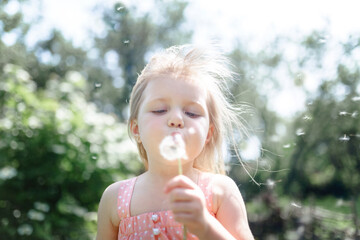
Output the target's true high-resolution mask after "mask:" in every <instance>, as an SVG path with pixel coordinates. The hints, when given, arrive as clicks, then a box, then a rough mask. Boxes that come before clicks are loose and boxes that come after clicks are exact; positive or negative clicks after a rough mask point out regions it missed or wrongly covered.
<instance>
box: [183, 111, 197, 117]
mask: <svg viewBox="0 0 360 240" xmlns="http://www.w3.org/2000/svg"><path fill="white" fill-rule="evenodd" d="M185 114H186V115H188V116H189V117H191V118H197V117H199V116H200V115H199V114H196V113H192V112H185Z"/></svg>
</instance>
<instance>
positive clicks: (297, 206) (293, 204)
mask: <svg viewBox="0 0 360 240" xmlns="http://www.w3.org/2000/svg"><path fill="white" fill-rule="evenodd" d="M290 205H291V206H292V207H296V208H302V206H301V205H299V204H297V203H296V202H292V203H291V204H290Z"/></svg>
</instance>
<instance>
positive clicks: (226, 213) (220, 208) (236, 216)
mask: <svg viewBox="0 0 360 240" xmlns="http://www.w3.org/2000/svg"><path fill="white" fill-rule="evenodd" d="M213 192H214V193H213V194H214V196H213V197H214V198H215V199H214V201H215V204H214V205H215V206H216V208H217V211H216V219H217V220H218V221H219V222H220V223H221V224H222V225H223V226H224V227H225V228H226V229H227V230H228V231H229V232H230V233H231V234H232V235H233V236H234V237H235V238H236V239H246V240H248V239H249V240H250V239H251V240H252V239H254V237H253V235H252V233H251V230H250V227H249V223H248V219H247V214H246V208H245V203H244V200H243V198H242V196H241V193H240V191H239V188H238V187H237V186H236V184H235V182H234V181H233V180H232V179H231V178H229V177H227V176H224V175H216V177H215V179H214V182H213Z"/></svg>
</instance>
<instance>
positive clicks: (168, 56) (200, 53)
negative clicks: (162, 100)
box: [128, 45, 246, 174]
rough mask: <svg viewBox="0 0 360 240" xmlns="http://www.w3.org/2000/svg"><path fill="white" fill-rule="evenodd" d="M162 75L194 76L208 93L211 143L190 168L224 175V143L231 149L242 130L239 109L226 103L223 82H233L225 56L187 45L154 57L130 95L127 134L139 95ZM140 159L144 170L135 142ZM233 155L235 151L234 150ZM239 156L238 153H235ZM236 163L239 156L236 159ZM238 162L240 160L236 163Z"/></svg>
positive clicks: (142, 152)
mask: <svg viewBox="0 0 360 240" xmlns="http://www.w3.org/2000/svg"><path fill="white" fill-rule="evenodd" d="M163 74H167V75H169V74H173V75H176V76H179V75H180V76H184V75H185V76H194V75H196V79H199V80H196V81H197V82H199V83H201V84H203V85H204V87H205V88H206V89H207V90H208V102H207V107H208V112H209V118H210V124H212V125H213V127H214V129H213V135H212V138H211V140H210V141H209V142H208V143H207V144H206V145H205V147H204V149H203V150H202V152H201V153H200V155H199V156H198V157H197V158H196V159H195V162H194V167H195V168H197V169H199V170H202V171H207V172H213V173H221V174H224V173H225V170H224V167H225V165H224V150H223V148H224V144H225V141H226V140H228V142H226V144H230V146H233V147H235V145H237V144H236V141H235V138H234V133H235V134H236V132H239V130H240V131H242V132H243V131H245V132H246V129H245V128H244V125H243V123H242V121H241V116H240V115H241V113H242V112H243V110H242V108H239V107H234V106H233V105H232V104H231V101H230V97H231V95H230V91H229V89H228V87H227V84H226V81H231V80H233V74H232V72H231V71H230V69H229V61H228V59H227V58H226V57H224V56H223V55H222V54H220V53H219V51H216V50H215V48H214V47H213V46H212V47H211V48H207V49H205V48H198V47H194V46H191V45H182V46H173V47H170V48H168V49H166V50H165V51H162V52H160V53H158V54H155V55H154V56H153V57H152V58H151V59H150V62H149V63H148V64H147V65H146V66H145V68H144V69H143V71H142V72H141V74H140V75H139V77H138V79H137V81H136V84H135V86H134V88H133V90H132V93H131V96H130V117H129V122H128V129H129V135H130V137H132V134H131V131H130V129H131V122H132V121H134V120H136V119H137V116H138V112H139V107H140V105H141V102H142V95H143V92H144V90H145V88H146V86H147V83H148V82H149V81H151V79H153V78H154V77H157V76H159V75H163ZM137 147H138V150H139V154H140V157H141V159H142V161H143V163H144V165H145V168H146V169H147V167H148V159H147V154H146V151H145V149H144V147H143V145H142V143H139V142H138V143H137ZM234 149H235V152H236V153H237V151H236V149H237V147H235V148H234ZM236 155H237V156H238V157H239V154H236ZM239 160H240V157H239ZM240 162H241V160H240Z"/></svg>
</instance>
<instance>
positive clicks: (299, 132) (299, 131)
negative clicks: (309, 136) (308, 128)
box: [296, 128, 305, 136]
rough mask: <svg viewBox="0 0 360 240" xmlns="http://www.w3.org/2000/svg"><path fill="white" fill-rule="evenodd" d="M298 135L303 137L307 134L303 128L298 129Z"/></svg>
mask: <svg viewBox="0 0 360 240" xmlns="http://www.w3.org/2000/svg"><path fill="white" fill-rule="evenodd" d="M296 135H297V136H302V135H305V132H304V130H303V129H302V128H298V129H297V130H296Z"/></svg>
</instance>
